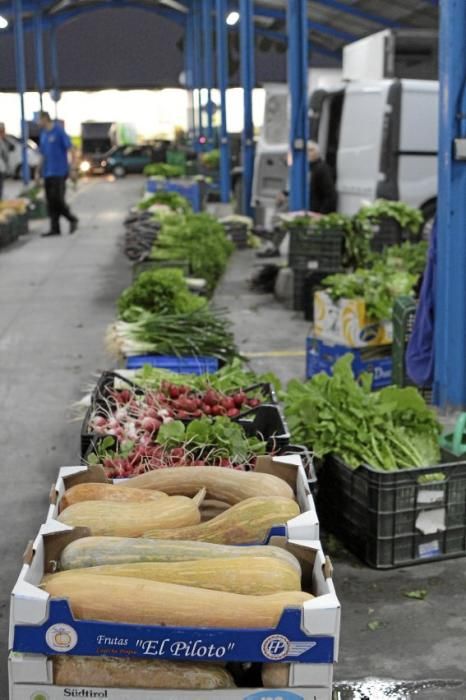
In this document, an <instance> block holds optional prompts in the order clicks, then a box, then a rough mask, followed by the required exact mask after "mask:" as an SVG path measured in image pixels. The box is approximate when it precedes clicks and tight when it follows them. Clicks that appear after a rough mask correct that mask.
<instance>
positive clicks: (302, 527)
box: [47, 454, 319, 541]
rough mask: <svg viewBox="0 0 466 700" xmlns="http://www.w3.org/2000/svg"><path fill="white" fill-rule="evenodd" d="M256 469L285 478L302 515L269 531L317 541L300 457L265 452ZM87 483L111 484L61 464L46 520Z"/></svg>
mask: <svg viewBox="0 0 466 700" xmlns="http://www.w3.org/2000/svg"><path fill="white" fill-rule="evenodd" d="M193 469H195V467H193ZM219 469H221V467H219ZM255 471H256V472H262V473H266V474H273V475H274V476H278V477H280V478H281V479H283V480H284V481H286V482H287V483H288V484H289V485H290V486H291V488H292V489H293V491H294V492H295V494H296V500H297V502H298V504H299V507H300V509H301V514H300V515H298V516H297V517H296V518H293V519H292V520H289V521H288V522H287V523H277V524H276V526H275V527H273V528H272V531H271V534H272V533H273V534H275V535H277V534H281V535H285V533H286V532H287V533H288V537H290V538H291V539H297V540H313V541H317V540H318V539H319V519H318V517H317V512H316V508H315V504H314V499H313V498H312V494H311V492H310V490H309V484H308V480H307V477H306V474H305V471H304V468H303V464H302V461H301V457H300V456H299V455H297V454H296V455H286V456H282V457H270V456H268V455H264V456H261V457H258V458H257V462H256V468H255ZM89 482H94V483H95V482H99V483H110V482H109V480H108V479H107V477H106V476H105V473H104V470H103V469H102V467H100V466H95V465H94V466H89V467H86V466H84V467H62V468H61V469H60V471H59V473H58V479H57V482H56V484H55V486H53V487H52V491H51V498H50V500H51V505H50V508H49V510H48V514H47V522H48V521H49V520H53V519H55V518H56V517H57V516H58V514H59V513H60V500H61V498H62V496H63V494H64V493H65V491H66V489H69V488H71V487H72V486H75V485H76V484H82V483H89ZM285 526H286V528H285Z"/></svg>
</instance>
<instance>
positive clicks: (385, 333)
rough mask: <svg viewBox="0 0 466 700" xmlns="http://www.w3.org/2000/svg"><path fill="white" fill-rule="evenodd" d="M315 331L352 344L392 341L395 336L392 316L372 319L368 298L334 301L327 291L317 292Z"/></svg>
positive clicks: (363, 344) (319, 334) (348, 344)
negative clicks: (388, 318) (367, 307)
mask: <svg viewBox="0 0 466 700" xmlns="http://www.w3.org/2000/svg"><path fill="white" fill-rule="evenodd" d="M314 335H315V336H316V337H317V338H327V339H331V340H332V341H333V342H335V343H340V344H341V345H345V346H346V347H349V348H362V347H365V346H368V345H370V346H374V345H389V344H390V343H391V342H392V340H393V325H392V322H391V320H387V321H380V322H375V323H373V322H371V321H370V320H369V318H368V317H367V313H366V304H365V301H364V299H362V298H360V299H339V300H338V301H333V299H332V298H331V297H330V295H329V294H327V292H324V291H319V292H315V293H314Z"/></svg>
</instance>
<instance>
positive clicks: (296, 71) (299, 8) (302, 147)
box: [287, 0, 312, 211]
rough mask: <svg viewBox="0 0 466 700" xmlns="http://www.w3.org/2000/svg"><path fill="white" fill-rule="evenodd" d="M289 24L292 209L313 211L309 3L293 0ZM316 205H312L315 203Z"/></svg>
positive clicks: (290, 2)
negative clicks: (310, 158) (309, 117)
mask: <svg viewBox="0 0 466 700" xmlns="http://www.w3.org/2000/svg"><path fill="white" fill-rule="evenodd" d="M287 22H288V36H289V39H288V84H289V87H290V100H291V110H290V112H291V120H290V121H291V127H290V153H291V165H290V168H289V186H290V210H291V211H299V210H301V209H308V208H309V186H308V181H309V165H308V159H307V140H308V131H309V127H308V113H307V112H308V110H307V91H308V31H307V2H306V0H290V1H289V2H288V6H287ZM311 204H312V203H311Z"/></svg>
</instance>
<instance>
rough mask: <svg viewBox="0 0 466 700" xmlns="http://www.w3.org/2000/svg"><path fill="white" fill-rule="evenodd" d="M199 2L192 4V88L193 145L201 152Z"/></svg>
mask: <svg viewBox="0 0 466 700" xmlns="http://www.w3.org/2000/svg"><path fill="white" fill-rule="evenodd" d="M200 9H201V8H200V3H199V0H196V2H193V29H194V64H193V68H194V86H195V88H196V89H197V96H196V102H197V105H196V106H197V127H198V133H197V139H196V143H195V149H196V151H200V150H203V146H202V145H201V141H202V140H203V139H204V124H203V119H202V116H203V114H202V112H203V110H202V101H201V85H202V21H201V13H200Z"/></svg>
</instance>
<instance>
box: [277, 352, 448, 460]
mask: <svg viewBox="0 0 466 700" xmlns="http://www.w3.org/2000/svg"><path fill="white" fill-rule="evenodd" d="M352 360H353V356H352V355H351V354H348V355H345V356H344V357H342V358H340V359H339V360H338V361H337V362H336V363H335V365H334V368H333V376H332V377H329V376H328V375H326V374H324V373H321V374H317V375H315V376H314V377H312V379H311V380H310V381H308V382H306V383H303V382H301V381H299V380H296V379H295V380H292V381H291V382H290V383H289V384H288V391H287V394H286V399H285V414H286V418H287V420H288V425H289V428H290V431H291V434H292V440H293V442H296V443H298V444H305V445H309V446H310V447H311V448H312V450H313V451H314V453H315V454H316V456H318V457H324V456H325V455H327V454H330V453H334V454H336V455H338V456H339V457H340V458H341V459H343V461H344V462H345V463H346V464H348V465H349V466H350V467H353V468H356V467H358V466H359V465H361V464H367V465H369V466H371V467H373V468H375V469H380V470H386V471H393V470H395V469H404V468H411V467H425V466H429V465H431V464H437V463H438V462H439V460H440V450H439V447H438V443H437V440H438V436H439V434H440V425H439V423H438V421H437V419H436V417H435V415H434V413H433V412H432V411H431V410H430V409H429V407H428V406H427V405H426V403H425V401H424V399H423V398H422V397H421V395H420V394H419V392H418V391H417V390H416V389H415V388H414V387H407V388H404V389H400V388H398V387H387V388H385V389H382V390H381V391H379V392H371V390H370V386H371V381H372V377H371V375H369V374H365V375H363V376H362V377H360V380H359V382H358V381H356V380H355V378H354V376H353V372H352V369H351V364H352Z"/></svg>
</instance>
